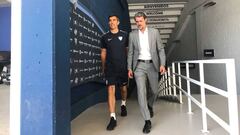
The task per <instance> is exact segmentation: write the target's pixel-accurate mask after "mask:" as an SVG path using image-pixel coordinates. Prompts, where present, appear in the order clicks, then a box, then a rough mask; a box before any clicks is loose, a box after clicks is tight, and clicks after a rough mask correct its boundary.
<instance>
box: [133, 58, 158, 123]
mask: <svg viewBox="0 0 240 135" xmlns="http://www.w3.org/2000/svg"><path fill="white" fill-rule="evenodd" d="M134 76H135V80H136V84H137V94H138V103H139V106H140V110H141V113H142V115H143V118H144V120H150V113H149V110H148V105H149V106H151V107H153V103H154V101H155V99H156V97H157V92H158V72H157V71H156V69H155V68H154V65H153V63H143V62H138V64H137V67H136V70H135V71H134ZM148 86H150V88H148ZM147 93H150V95H149V96H147Z"/></svg>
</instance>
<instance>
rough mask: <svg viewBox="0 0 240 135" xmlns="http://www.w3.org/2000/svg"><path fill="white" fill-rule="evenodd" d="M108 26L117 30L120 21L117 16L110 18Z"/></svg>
mask: <svg viewBox="0 0 240 135" xmlns="http://www.w3.org/2000/svg"><path fill="white" fill-rule="evenodd" d="M108 24H109V27H110V29H111V30H114V29H117V28H118V25H119V20H118V18H117V17H116V16H111V17H110V18H109V22H108Z"/></svg>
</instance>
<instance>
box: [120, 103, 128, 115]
mask: <svg viewBox="0 0 240 135" xmlns="http://www.w3.org/2000/svg"><path fill="white" fill-rule="evenodd" d="M121 116H127V108H126V106H125V105H121Z"/></svg>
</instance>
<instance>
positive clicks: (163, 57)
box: [156, 30, 166, 74]
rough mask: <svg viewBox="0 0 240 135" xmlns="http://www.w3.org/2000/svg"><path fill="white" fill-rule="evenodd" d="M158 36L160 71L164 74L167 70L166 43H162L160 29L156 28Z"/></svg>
mask: <svg viewBox="0 0 240 135" xmlns="http://www.w3.org/2000/svg"><path fill="white" fill-rule="evenodd" d="M156 34H157V35H156V37H157V49H158V57H159V59H160V62H161V63H160V68H159V71H160V72H161V74H163V73H164V72H166V69H165V65H166V54H165V50H164V45H163V44H162V40H161V38H160V34H159V31H158V30H156Z"/></svg>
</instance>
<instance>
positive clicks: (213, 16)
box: [168, 0, 240, 94]
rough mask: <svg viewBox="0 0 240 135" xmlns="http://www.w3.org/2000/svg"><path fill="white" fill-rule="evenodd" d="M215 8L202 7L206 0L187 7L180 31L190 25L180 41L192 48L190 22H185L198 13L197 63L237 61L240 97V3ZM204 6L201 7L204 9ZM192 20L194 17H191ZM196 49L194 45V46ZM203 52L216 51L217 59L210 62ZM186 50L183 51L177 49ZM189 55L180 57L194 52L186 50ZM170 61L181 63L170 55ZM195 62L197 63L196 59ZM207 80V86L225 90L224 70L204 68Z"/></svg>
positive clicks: (222, 0)
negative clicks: (200, 61) (204, 60)
mask: <svg viewBox="0 0 240 135" xmlns="http://www.w3.org/2000/svg"><path fill="white" fill-rule="evenodd" d="M214 1H215V2H216V5H214V6H211V7H208V8H206V7H203V5H204V2H205V0H189V3H188V5H187V7H186V8H185V9H184V11H183V16H182V17H181V18H180V23H179V24H178V27H179V28H181V26H182V24H184V23H187V27H186V29H184V30H183V33H182V34H181V36H180V39H179V40H180V41H182V40H183V41H185V42H184V43H185V44H188V45H185V46H189V45H191V44H192V41H191V40H189V41H187V42H186V38H187V37H192V35H191V32H190V31H189V30H188V28H189V27H192V22H191V19H190V21H189V20H188V22H186V21H185V20H186V16H187V15H190V14H192V13H195V16H196V42H197V46H196V49H197V52H196V55H197V57H196V58H197V59H225V58H234V59H235V62H236V77H237V88H238V94H240V71H239V69H240V53H239V52H240V8H239V5H240V0H214ZM201 4H202V5H201ZM191 18H192V16H191ZM178 32H179V29H178V30H176V31H175V35H173V37H172V39H171V40H172V41H174V40H175V39H176V37H177V33H178ZM173 45H174V44H173V43H170V44H168V46H169V47H168V48H171V46H173ZM193 46H195V45H193ZM204 49H214V51H215V57H213V58H207V57H204V56H203V50H204ZM178 50H183V49H177V51H178ZM185 50H186V51H184V52H181V53H180V54H179V55H187V56H190V55H192V52H189V51H191V50H192V49H190V50H189V49H188V48H185ZM170 58H171V59H170V60H178V58H177V56H176V57H175V55H174V54H171V57H170ZM193 59H195V58H194V57H193ZM205 67H206V70H205V80H206V81H207V83H209V84H212V85H214V86H217V87H220V88H226V80H225V79H224V78H225V76H226V75H225V72H223V71H224V69H225V67H224V66H219V65H217V66H212V65H210V66H205Z"/></svg>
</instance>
